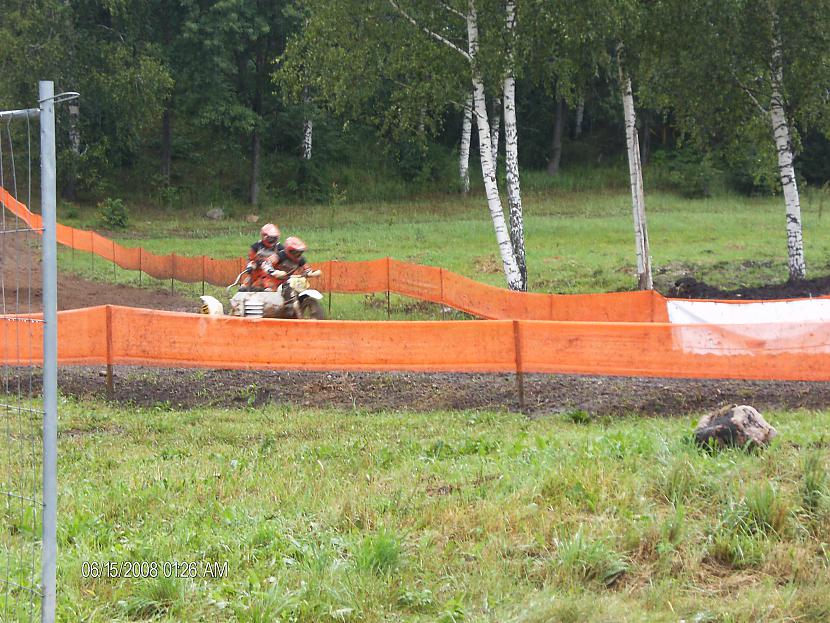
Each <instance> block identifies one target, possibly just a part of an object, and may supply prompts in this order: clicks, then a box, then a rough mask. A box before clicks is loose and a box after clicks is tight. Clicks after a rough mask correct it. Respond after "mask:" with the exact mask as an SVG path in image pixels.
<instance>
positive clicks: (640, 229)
mask: <svg viewBox="0 0 830 623" xmlns="http://www.w3.org/2000/svg"><path fill="white" fill-rule="evenodd" d="M620 56H621V55H620V50H619V49H618V51H617V61H618V67H619V73H620V87H621V90H622V100H623V111H624V114H625V137H626V143H627V147H628V172H629V177H630V182H631V203H632V208H633V212H634V238H635V243H636V250H637V282H638V287H639V288H640V289H641V290H652V289H653V288H654V284H653V281H652V278H651V258H650V257H649V245H648V227H647V226H646V201H645V192H644V190H643V168H642V164H641V162H640V142H639V141H638V140H637V119H636V116H635V113H634V93H633V91H632V89H631V79H630V78H629V77H628V75H626V73H625V71H624V70H623V65H622V60H621V58H620Z"/></svg>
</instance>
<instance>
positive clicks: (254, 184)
mask: <svg viewBox="0 0 830 623" xmlns="http://www.w3.org/2000/svg"><path fill="white" fill-rule="evenodd" d="M261 160H262V142H261V137H260V131H259V127H256V128H254V131H253V132H252V133H251V205H254V206H255V205H257V203H259V170H260V167H261Z"/></svg>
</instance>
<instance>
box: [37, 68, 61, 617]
mask: <svg viewBox="0 0 830 623" xmlns="http://www.w3.org/2000/svg"><path fill="white" fill-rule="evenodd" d="M38 93H39V97H38V99H39V101H40V170H41V173H40V195H41V214H42V216H43V320H44V326H43V411H44V415H43V550H42V555H41V584H42V590H43V597H42V601H41V612H40V620H41V622H42V623H54V621H55V606H56V574H57V560H58V555H57V554H58V541H57V526H58V523H57V520H58V301H57V299H58V267H57V260H58V255H57V238H56V230H57V227H56V219H57V217H56V212H57V190H56V179H55V102H54V97H55V85H54V83H53V82H51V81H48V80H41V81H40V82H39V83H38Z"/></svg>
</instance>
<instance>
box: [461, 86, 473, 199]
mask: <svg viewBox="0 0 830 623" xmlns="http://www.w3.org/2000/svg"><path fill="white" fill-rule="evenodd" d="M472 130H473V95H472V93H471V94H470V96H469V97H468V98H467V101H466V103H465V104H464V122H463V123H462V125H461V151H460V153H459V156H458V177H459V178H460V180H461V189H462V191H463V192H464V194H465V195H466V194H467V193H468V192H470V138H471V136H472Z"/></svg>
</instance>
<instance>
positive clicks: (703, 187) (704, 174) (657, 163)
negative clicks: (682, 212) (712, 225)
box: [649, 147, 720, 198]
mask: <svg viewBox="0 0 830 623" xmlns="http://www.w3.org/2000/svg"><path fill="white" fill-rule="evenodd" d="M653 168H656V169H663V171H664V173H663V175H664V176H665V183H664V186H665V187H667V188H668V189H669V190H672V191H675V192H677V193H678V194H679V195H680V196H682V197H689V198H702V197H711V196H712V194H713V191H714V190H715V189H716V187H717V185H718V182H719V179H720V175H719V171H718V170H717V169H716V168H715V166H714V164H713V163H712V159H711V157H710V156H709V155H708V154H706V153H701V152H700V151H698V150H695V149H691V148H688V147H686V148H681V149H676V150H674V151H665V150H661V151H658V152H656V153H655V154H654V155H653V156H652V161H651V163H650V167H649V179H652V178H651V176H652V173H653V171H652V169H653ZM658 175H659V173H658ZM658 179H659V178H658ZM658 184H659V182H658Z"/></svg>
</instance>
